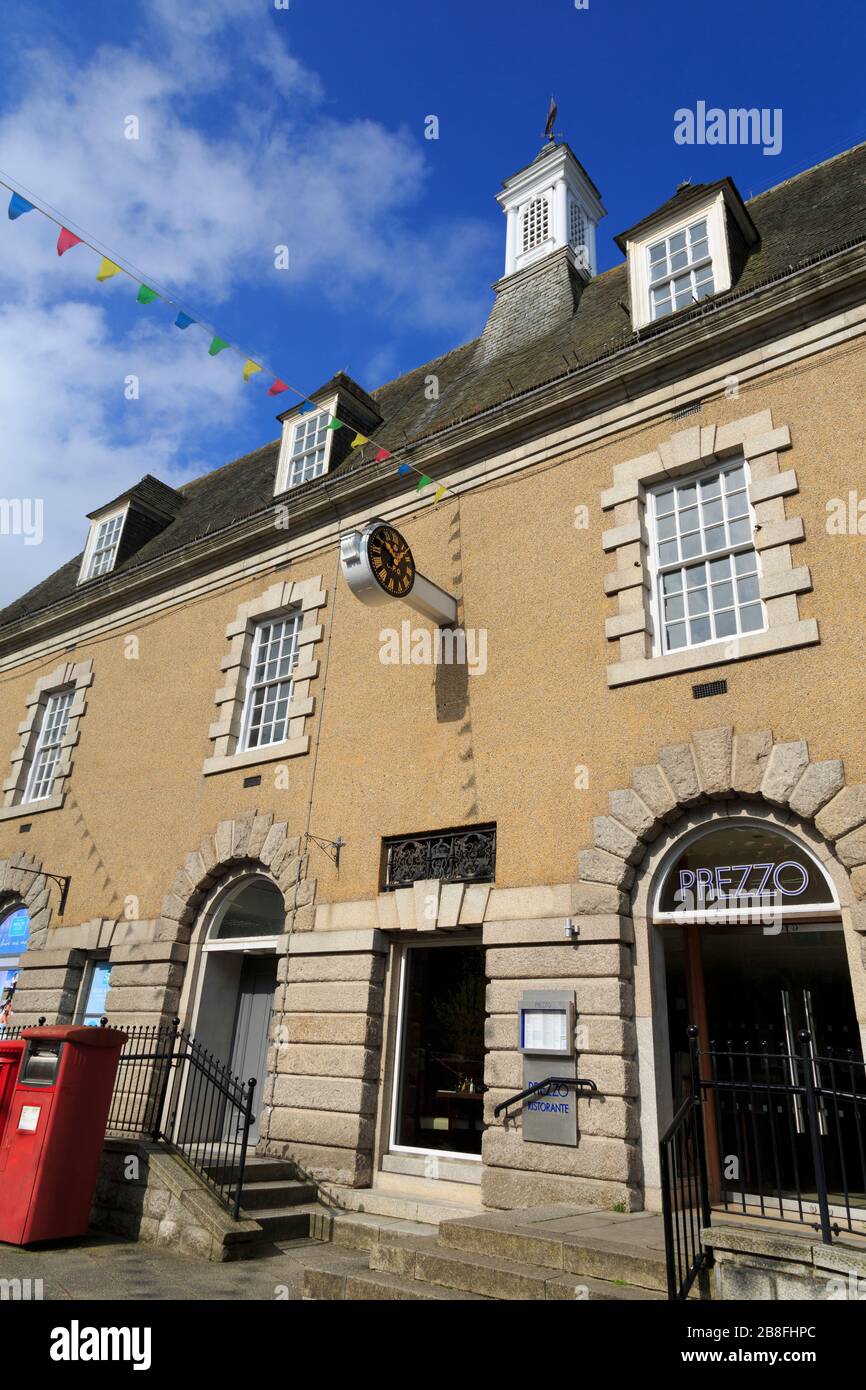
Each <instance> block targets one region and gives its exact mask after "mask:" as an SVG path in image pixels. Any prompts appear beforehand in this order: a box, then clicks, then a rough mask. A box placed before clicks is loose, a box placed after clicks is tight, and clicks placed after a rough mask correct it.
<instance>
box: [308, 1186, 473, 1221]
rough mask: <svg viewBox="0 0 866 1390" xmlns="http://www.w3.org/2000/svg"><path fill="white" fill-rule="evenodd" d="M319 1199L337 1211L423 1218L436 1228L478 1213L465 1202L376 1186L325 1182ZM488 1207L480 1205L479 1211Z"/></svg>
mask: <svg viewBox="0 0 866 1390" xmlns="http://www.w3.org/2000/svg"><path fill="white" fill-rule="evenodd" d="M319 1200H320V1201H321V1202H323V1203H325V1204H326V1205H327V1206H328V1208H330V1209H331V1210H333V1211H334V1212H338V1211H339V1212H361V1213H364V1214H365V1215H369V1216H389V1217H393V1218H394V1219H395V1220H398V1221H419V1222H421V1223H422V1224H424V1225H428V1226H433V1227H436V1226H438V1225H439V1222H440V1221H449V1220H452V1219H455V1218H457V1217H461V1216H468V1215H474V1214H475V1213H473V1212H472V1211H471V1210H467V1207H466V1204H465V1202H448V1201H446V1200H445V1199H444V1198H443V1199H441V1200H440V1199H439V1198H436V1199H435V1200H434V1199H431V1198H427V1197H419V1196H416V1195H410V1194H408V1193H403V1192H384V1191H381V1190H380V1189H379V1188H375V1187H338V1186H337V1185H335V1184H332V1183H328V1184H324V1185H323V1186H322V1188H321V1189H320V1192H319ZM483 1212H484V1208H483V1207H482V1206H481V1205H480V1204H479V1206H478V1208H477V1214H478V1215H479V1216H481V1215H482V1214H483Z"/></svg>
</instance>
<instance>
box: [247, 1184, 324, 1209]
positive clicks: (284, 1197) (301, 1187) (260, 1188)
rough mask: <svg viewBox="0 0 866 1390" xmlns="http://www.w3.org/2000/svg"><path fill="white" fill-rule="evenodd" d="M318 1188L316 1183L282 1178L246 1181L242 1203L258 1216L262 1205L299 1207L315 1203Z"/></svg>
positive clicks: (272, 1207)
mask: <svg viewBox="0 0 866 1390" xmlns="http://www.w3.org/2000/svg"><path fill="white" fill-rule="evenodd" d="M316 1196H317V1190H316V1187H315V1184H314V1183H311V1182H297V1181H294V1180H290V1181H289V1182H285V1181H284V1180H282V1179H279V1180H277V1181H276V1182H274V1181H270V1182H259V1181H258V1180H256V1181H254V1182H245V1183H244V1190H243V1199H242V1202H241V1205H242V1207H243V1209H244V1211H245V1212H248V1213H250V1214H251V1215H253V1216H257V1214H258V1211H259V1210H260V1209H261V1208H262V1207H269V1208H271V1209H275V1208H277V1207H298V1206H305V1205H306V1206H309V1205H313V1204H315V1201H316Z"/></svg>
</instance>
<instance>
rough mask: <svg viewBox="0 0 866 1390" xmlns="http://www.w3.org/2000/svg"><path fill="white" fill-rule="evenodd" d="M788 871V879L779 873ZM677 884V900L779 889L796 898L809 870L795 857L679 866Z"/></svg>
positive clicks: (806, 883)
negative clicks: (749, 862) (702, 866)
mask: <svg viewBox="0 0 866 1390" xmlns="http://www.w3.org/2000/svg"><path fill="white" fill-rule="evenodd" d="M786 871H789V875H788V881H787V882H786V881H785V878H784V877H783V875H784V874H785V873H786ZM679 877H680V886H679V891H678V892H677V894H676V900H677V902H679V903H685V902H687V901H688V900H689V898H691V897H696V898H698V899H699V900H701V901H703V902H706V901H707V899H713V900H716V901H718V900H719V899H725V900H728V901H730V900H732V899H736V898H762V897H765V896H767V895H769V894H771V893H779V894H781V895H782V896H783V897H786V898H799V897H800V895H801V894H802V893H805V891H806V889H807V888H808V887H809V874H808V871H807V869H806V868H805V867H804V865H802V864H798V863H797V861H796V859H784V860H783V861H782V862H781V863H780V864H717V865H716V867H715V868H714V869H709V868H695V869H680V874H679Z"/></svg>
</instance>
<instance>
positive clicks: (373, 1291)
mask: <svg viewBox="0 0 866 1390" xmlns="http://www.w3.org/2000/svg"><path fill="white" fill-rule="evenodd" d="M303 1297H304V1298H305V1299H307V1300H308V1301H312V1300H315V1301H319V1302H335V1301H338V1300H343V1299H345V1300H346V1301H349V1300H351V1301H354V1302H367V1303H369V1302H379V1303H392V1302H397V1303H408V1302H413V1303H433V1302H443V1301H444V1302H448V1303H451V1302H454V1301H458V1302H461V1303H463V1302H467V1303H469V1302H471V1303H476V1302H477V1303H481V1302H484V1300H483V1299H481V1298H479V1297H478V1295H477V1294H472V1293H460V1292H455V1290H453V1289H443V1288H439V1287H437V1286H436V1285H435V1284H422V1283H419V1282H418V1280H416V1279H402V1278H400V1276H399V1275H396V1274H388V1273H387V1272H384V1271H381V1270H371V1269H367V1268H366V1267H359V1268H357V1269H355V1270H352V1269H347V1268H346V1266H345V1264H341V1265H333V1266H330V1267H329V1266H322V1265H319V1266H316V1268H312V1267H309V1266H308V1267H307V1269H305V1270H304V1291H303Z"/></svg>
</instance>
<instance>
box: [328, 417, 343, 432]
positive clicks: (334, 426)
mask: <svg viewBox="0 0 866 1390" xmlns="http://www.w3.org/2000/svg"><path fill="white" fill-rule="evenodd" d="M342 428H343V422H342V420H338V419H337V417H336V415H332V416H331V418H330V420H329V421H328V423H327V425H326V426H325V429H326V430H341V429H342Z"/></svg>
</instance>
